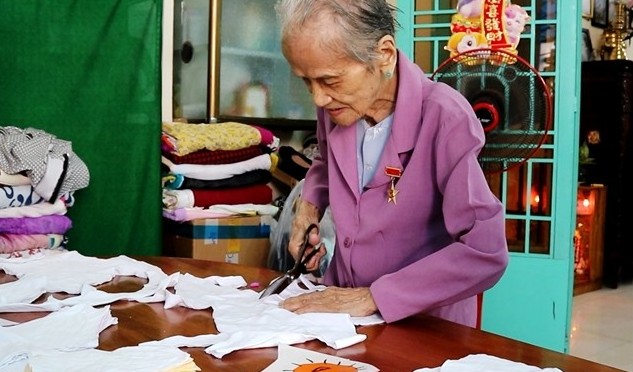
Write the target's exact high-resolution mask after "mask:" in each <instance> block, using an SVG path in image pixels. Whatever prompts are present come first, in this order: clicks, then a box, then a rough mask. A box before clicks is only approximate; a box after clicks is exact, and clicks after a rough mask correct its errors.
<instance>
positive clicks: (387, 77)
mask: <svg viewBox="0 0 633 372" xmlns="http://www.w3.org/2000/svg"><path fill="white" fill-rule="evenodd" d="M383 75H384V76H385V79H387V80H389V79H391V78H392V77H393V72H391V71H385V72H383Z"/></svg>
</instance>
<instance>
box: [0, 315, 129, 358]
mask: <svg viewBox="0 0 633 372" xmlns="http://www.w3.org/2000/svg"><path fill="white" fill-rule="evenodd" d="M113 324H117V318H114V317H113V316H112V314H111V312H110V307H109V306H106V307H103V308H100V309H95V308H93V307H91V306H88V305H77V306H73V307H68V308H65V309H61V310H59V311H56V312H53V313H51V314H48V315H47V316H45V317H42V318H38V319H34V320H31V321H29V322H26V323H21V324H16V325H14V326H8V327H0V340H2V345H3V347H2V348H0V369H2V368H5V367H7V366H10V365H11V364H13V363H18V362H20V361H23V360H28V359H29V358H30V357H31V355H33V354H34V353H37V352H42V351H46V350H59V351H72V350H81V349H88V348H96V347H97V346H98V345H99V333H101V331H103V330H104V329H106V328H108V327H109V326H111V325H113Z"/></svg>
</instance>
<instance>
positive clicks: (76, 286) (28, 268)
mask: <svg viewBox="0 0 633 372" xmlns="http://www.w3.org/2000/svg"><path fill="white" fill-rule="evenodd" d="M0 269H3V270H4V271H5V272H6V273H7V274H10V275H15V276H17V277H18V278H19V280H18V282H19V281H21V280H26V281H27V282H28V281H30V280H34V279H36V278H46V284H45V288H44V289H45V291H46V292H66V293H69V294H79V296H74V297H68V298H66V299H63V300H58V299H55V298H54V297H52V296H49V298H48V300H47V301H46V302H44V303H42V304H30V303H28V302H26V301H24V302H23V303H13V304H11V303H5V304H2V305H0V311H11V312H20V311H38V309H39V311H54V310H57V309H59V308H61V307H62V306H71V305H75V304H80V303H83V304H90V305H94V306H96V305H104V304H108V303H112V302H114V301H118V300H134V301H139V302H160V301H164V300H165V292H166V288H167V287H169V286H173V284H174V283H175V282H176V281H177V275H172V276H167V275H166V274H165V273H164V272H163V271H162V270H161V269H160V268H158V267H156V266H153V265H150V264H148V263H146V262H142V261H137V260H134V259H132V258H129V257H127V256H118V257H113V258H109V259H100V258H96V257H86V256H82V255H81V254H79V253H78V252H76V251H58V252H56V253H52V252H46V253H44V254H42V255H38V256H30V257H26V258H15V259H13V258H11V259H0ZM115 276H136V277H139V278H145V279H148V282H147V283H146V284H145V285H144V286H143V287H142V288H141V289H140V290H139V291H136V292H121V293H107V292H104V291H100V290H98V289H96V288H94V287H92V286H93V285H98V284H102V283H105V282H108V281H110V280H112V279H113V278H114V277H115ZM5 285H6V284H0V291H2V290H3V287H4V286H5Z"/></svg>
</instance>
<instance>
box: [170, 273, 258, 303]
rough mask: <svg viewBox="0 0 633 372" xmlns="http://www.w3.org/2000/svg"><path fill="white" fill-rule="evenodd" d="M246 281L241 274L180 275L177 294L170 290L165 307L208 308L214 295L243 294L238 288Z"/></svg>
mask: <svg viewBox="0 0 633 372" xmlns="http://www.w3.org/2000/svg"><path fill="white" fill-rule="evenodd" d="M245 285H246V281H245V280H244V278H242V277H241V276H230V277H219V276H210V277H207V278H204V279H201V278H198V277H195V276H193V275H190V274H184V275H181V276H180V279H179V280H178V283H177V284H176V285H175V286H174V289H175V290H176V291H175V292H176V293H175V294H172V293H171V292H168V293H167V294H166V299H165V309H171V308H173V307H176V306H182V307H187V308H190V309H196V310H200V309H207V308H209V307H211V305H212V303H213V301H212V300H213V297H215V296H222V295H228V296H230V295H231V294H236V295H238V296H241V291H237V288H240V287H244V286H245Z"/></svg>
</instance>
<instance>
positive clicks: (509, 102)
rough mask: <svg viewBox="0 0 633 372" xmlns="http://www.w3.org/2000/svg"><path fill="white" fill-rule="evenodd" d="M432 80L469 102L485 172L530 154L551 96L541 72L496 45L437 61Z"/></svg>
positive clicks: (541, 137)
mask: <svg viewBox="0 0 633 372" xmlns="http://www.w3.org/2000/svg"><path fill="white" fill-rule="evenodd" d="M431 78H432V79H434V80H436V81H439V82H443V83H446V84H448V85H450V86H451V87H453V88H455V89H456V90H457V91H459V92H460V93H461V94H462V95H464V97H466V99H467V100H468V101H469V102H470V103H471V105H472V106H473V109H474V110H475V113H476V114H477V117H478V118H479V120H480V121H481V125H482V126H483V129H484V132H485V134H486V144H485V145H484V148H483V149H482V150H481V152H480V154H479V163H480V165H481V167H482V168H483V170H484V172H486V173H496V172H503V171H507V170H508V169H510V168H511V167H514V166H518V165H520V164H521V163H523V162H525V161H526V160H527V159H529V158H530V157H532V156H533V155H534V153H535V152H536V151H537V150H538V149H539V148H540V147H541V145H542V144H543V142H544V141H545V139H546V136H547V131H548V130H549V128H550V125H551V121H552V113H551V112H552V98H551V95H550V92H549V89H548V87H547V85H546V83H545V81H544V80H543V78H542V77H541V75H540V74H539V73H538V72H537V71H536V70H535V69H534V68H533V67H532V66H531V65H530V64H529V63H527V62H526V61H525V60H524V59H522V58H521V57H519V56H518V55H516V54H514V53H510V52H508V51H505V50H502V49H490V48H482V49H471V50H468V51H465V52H463V53H459V54H456V55H454V56H452V57H451V58H449V59H448V60H446V61H445V62H443V63H442V64H441V65H440V66H439V67H438V69H437V70H436V71H435V72H434V73H433V75H432V77H431Z"/></svg>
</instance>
